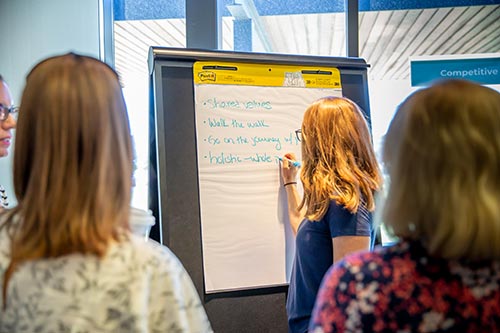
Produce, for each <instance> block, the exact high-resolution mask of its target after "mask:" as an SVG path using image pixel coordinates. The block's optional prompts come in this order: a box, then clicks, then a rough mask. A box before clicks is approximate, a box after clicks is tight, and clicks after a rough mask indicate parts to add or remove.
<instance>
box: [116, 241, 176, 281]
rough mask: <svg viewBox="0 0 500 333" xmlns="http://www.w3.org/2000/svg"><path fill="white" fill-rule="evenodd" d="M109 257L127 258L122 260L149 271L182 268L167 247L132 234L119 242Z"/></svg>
mask: <svg viewBox="0 0 500 333" xmlns="http://www.w3.org/2000/svg"><path fill="white" fill-rule="evenodd" d="M111 257H120V258H122V257H123V258H128V259H124V260H126V261H127V262H129V264H130V265H133V266H140V267H141V269H142V270H145V271H150V272H156V273H173V272H182V271H183V270H184V268H183V266H182V264H181V262H180V260H179V259H178V258H177V256H176V255H175V254H174V253H172V251H171V250H170V249H169V248H167V247H166V246H164V245H161V244H159V243H157V242H156V241H154V240H152V239H150V240H148V241H145V240H144V238H143V237H139V236H136V235H134V234H131V235H129V236H128V239H127V240H126V241H123V242H122V243H121V244H119V245H118V246H117V247H116V248H115V249H114V250H113V253H111ZM120 260H122V259H120Z"/></svg>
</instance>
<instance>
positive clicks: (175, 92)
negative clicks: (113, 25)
mask: <svg viewBox="0 0 500 333" xmlns="http://www.w3.org/2000/svg"><path fill="white" fill-rule="evenodd" d="M199 62H209V63H211V64H212V65H220V64H222V63H237V64H240V63H244V64H248V65H259V64H263V65H265V64H267V65H269V64H271V65H272V66H277V65H279V66H285V67H298V68H307V67H312V68H316V69H318V68H336V69H338V71H339V72H340V82H341V89H342V96H345V97H349V98H350V99H352V100H353V101H355V102H356V103H357V104H358V105H359V106H360V107H361V108H362V109H363V111H364V112H365V113H366V117H367V119H368V122H369V121H370V105H369V95H368V84H367V82H368V79H367V68H368V65H367V64H366V62H365V61H364V60H363V59H360V58H341V57H318V56H298V55H280V54H260V53H253V52H230V51H213V50H199V49H185V48H170V47H152V48H151V49H150V54H149V68H150V96H151V100H150V101H151V104H150V127H149V128H150V130H149V133H150V180H149V190H150V195H149V208H150V209H151V210H152V211H153V215H154V216H155V217H156V221H157V223H156V224H155V226H154V227H153V229H152V232H151V237H152V238H153V239H155V240H157V241H159V242H161V243H162V244H165V245H167V246H168V247H169V248H170V249H171V250H172V251H173V252H174V253H175V254H176V255H177V257H178V258H179V259H180V261H181V262H182V264H183V265H184V267H185V268H186V270H187V272H188V273H189V275H190V277H191V279H192V280H193V282H194V284H195V286H196V289H197V291H198V293H199V295H200V297H201V300H202V303H203V306H204V308H205V309H206V311H207V314H208V318H209V320H210V323H211V324H212V327H213V329H214V331H215V332H218V333H232V332H238V333H254V332H286V331H287V320H286V311H285V302H286V294H287V284H286V283H284V284H281V283H279V284H278V285H276V286H273V285H272V284H270V282H269V280H268V279H266V281H264V283H262V286H261V287H259V286H252V287H248V288H246V289H245V288H243V287H242V285H239V284H238V285H237V286H236V287H234V288H226V286H224V287H223V288H220V287H218V288H217V289H216V288H213V291H208V290H210V289H209V288H207V287H209V286H208V284H207V283H206V281H205V269H204V265H205V263H204V259H205V258H204V256H205V254H206V253H204V252H206V251H205V250H204V249H203V244H202V243H204V240H202V232H204V231H202V228H204V229H206V227H207V226H205V222H206V221H205V220H204V221H203V222H202V216H203V214H205V213H207V212H206V211H205V208H204V207H205V206H206V205H204V204H203V202H205V199H202V196H205V195H204V194H203V193H205V192H204V191H205V190H206V189H207V188H210V187H211V186H214V185H213V184H211V183H208V180H206V178H205V176H204V171H203V172H201V173H200V170H199V168H200V167H201V163H202V161H201V160H200V156H201V155H200V154H201V151H200V149H199V148H198V144H199V141H200V140H203V138H204V137H203V134H202V133H201V131H202V128H201V127H200V126H198V124H197V119H198V118H199V116H200V115H198V114H197V113H198V112H202V111H200V110H198V108H197V106H196V103H197V102H196V101H195V89H198V88H200V86H197V84H198V83H196V82H195V75H194V67H195V64H197V63H199ZM213 72H215V73H216V74H217V73H220V72H221V71H219V70H216V71H213ZM252 74H254V73H252ZM261 74H262V76H263V80H264V81H266V82H267V81H268V74H269V72H262V73H261ZM300 74H301V75H302V76H303V77H304V78H305V77H306V75H307V74H308V73H307V72H305V73H302V72H301V73H300ZM313 74H314V73H313ZM316 74H317V73H316ZM320 77H321V75H320ZM233 83H234V82H233ZM233 83H228V84H225V85H224V84H221V83H220V82H219V83H214V84H213V86H214V87H215V86H216V85H218V86H220V88H215V89H222V90H225V89H229V90H230V92H231V89H234V88H237V86H236V85H235V84H233ZM205 84H206V85H208V84H209V83H207V82H205V83H204V85H205ZM306 84H307V82H306ZM280 85H282V83H281V84H280ZM257 87H262V88H263V89H266V95H264V94H258V96H256V97H259V98H261V97H263V96H267V91H272V90H274V89H275V88H276V89H277V88H279V87H272V86H271V87H268V86H265V85H262V86H261V85H257ZM285 88H286V89H287V90H288V89H290V90H292V89H296V88H292V87H285ZM322 88H328V87H322ZM242 89H246V86H244V87H243V88H242ZM297 89H311V91H312V90H314V89H315V88H311V87H307V86H306V87H297ZM297 91H299V90H297ZM308 91H309V90H308ZM235 93H236V92H235ZM261 95H262V96H261ZM245 96H246V95H245ZM269 96H270V95H269ZM198 97H199V96H198ZM286 102H287V100H285V101H284V103H286ZM293 104H294V105H295V104H296V103H295V102H294V103H293ZM304 104H305V103H304ZM283 105H284V104H283ZM279 109H282V108H279ZM304 109H305V108H304ZM304 109H303V110H300V112H303V111H304ZM220 112H221V113H222V111H220ZM252 112H257V111H256V110H254V111H252ZM297 112H299V111H297ZM220 116H222V117H224V116H223V115H222V114H221V115H219V117H220ZM210 117H212V115H210ZM287 117H288V116H287ZM287 117H282V118H283V119H285V121H286V119H288V118H287ZM257 119H259V118H257ZM263 120H264V121H265V123H266V124H271V119H267V118H266V119H263ZM301 120H302V119H301V116H298V117H297V119H296V120H294V121H293V123H292V122H289V126H287V127H286V129H287V130H288V131H290V130H295V129H297V128H298V127H299V126H300V125H299V124H300V122H301ZM280 124H283V128H282V129H284V126H285V125H284V124H285V122H280ZM274 126H276V125H274ZM212 129H214V132H217V133H218V132H220V131H218V130H217V131H215V129H216V128H212ZM264 129H267V128H264ZM274 129H275V130H276V132H278V131H277V129H278V127H275V128H274ZM269 132H272V131H270V130H269ZM266 133H267V132H266ZM271 134H272V133H271ZM294 134H295V133H294ZM213 135H215V134H213ZM217 135H222V134H217ZM239 135H242V136H243V133H241V134H239ZM269 135H270V134H269ZM259 145H264V144H263V143H261V144H259ZM262 147H265V146H262ZM249 148H250V147H247V149H249ZM294 149H297V150H295V152H296V153H299V152H300V148H299V145H296V146H295V148H294ZM282 150H284V149H282ZM291 151H293V150H291ZM214 152H215V151H214ZM219 153H220V152H219ZM274 153H275V152H272V151H271V152H270V153H268V155H270V156H271V155H274ZM201 158H203V156H201ZM274 163H277V162H276V161H272V162H270V163H253V164H251V165H253V167H252V168H251V172H250V173H251V174H252V175H253V177H257V176H258V175H260V174H266V172H267V171H265V170H262V169H261V168H267V167H268V168H269V170H272V171H269V172H272V177H276V178H275V179H276V183H274V185H273V183H272V181H271V182H268V181H267V180H265V181H261V180H260V179H256V178H255V179H254V178H252V182H254V181H255V182H260V183H268V184H269V188H270V190H269V193H272V195H277V199H276V197H274V198H270V197H266V196H264V194H262V193H260V192H258V193H254V191H251V192H250V196H248V197H254V198H256V200H257V199H259V204H258V207H261V206H262V203H266V202H269V203H272V204H273V205H274V208H273V209H274V214H275V216H273V218H274V219H275V220H276V219H278V221H280V223H283V225H286V223H285V221H281V220H280V216H282V215H284V212H285V210H286V207H282V206H281V203H282V202H283V199H284V197H283V194H284V193H283V192H281V191H280V186H279V184H278V183H277V181H278V179H279V176H278V175H279V174H278V170H279V167H278V164H274ZM266 165H267V166H266ZM213 167H214V170H219V172H220V171H221V170H223V172H222V173H223V174H224V175H225V177H229V175H230V174H231V172H229V171H228V170H229V169H230V168H226V167H223V166H220V165H219V166H217V165H216V166H213ZM218 167H220V169H219V168H218ZM240 167H241V166H240ZM236 169H238V167H237V168H236ZM245 174H249V172H245ZM207 175H208V174H207ZM240 177H241V172H240V173H237V176H236V177H235V178H237V180H238V181H240V180H239V178H240ZM217 181H219V180H217ZM242 181H243V180H242ZM246 182H249V180H248V179H247V180H246ZM207 186H208V187H207ZM232 190H238V191H241V192H239V193H240V194H239V195H240V196H242V195H243V194H244V193H247V192H249V189H247V188H246V187H245V186H243V187H242V186H241V185H240V186H239V187H234V188H232ZM241 193H243V194H241ZM213 200H215V198H214V199H213ZM276 200H277V201H278V204H276ZM202 205H203V206H202ZM260 210H261V208H259V209H258V210H251V211H250V212H248V211H246V212H245V214H243V212H242V214H240V216H238V218H240V217H241V216H243V215H248V216H253V215H255V214H258V213H259V212H260ZM276 210H277V211H276ZM202 211H204V212H203V213H202ZM276 216H277V217H276ZM231 222H233V221H229V222H228V223H226V224H225V225H228V224H231ZM252 223H253V219H252ZM252 223H247V224H246V225H245V227H247V228H251V227H252ZM271 223H273V222H271ZM205 231H206V230H205ZM280 232H281V231H280ZM286 233H287V230H286V229H285V234H286ZM286 235H287V236H288V234H286ZM232 236H233V235H231V237H232ZM259 237H267V235H265V234H264V235H259ZM272 237H274V236H272ZM204 238H206V237H204ZM288 244H289V242H288V241H287V240H285V245H286V246H288ZM243 245H244V244H241V245H240V244H238V246H243ZM230 250H231V249H229V251H230ZM288 250H289V249H287V253H288ZM266 251H267V250H266ZM280 265H281V266H283V262H282V261H281V258H280ZM258 269H259V270H261V271H263V269H262V268H260V267H259V268H258ZM285 272H286V268H285ZM284 280H285V281H286V279H284ZM281 281H283V279H282V280H281ZM254 284H255V281H251V283H249V284H248V285H254Z"/></svg>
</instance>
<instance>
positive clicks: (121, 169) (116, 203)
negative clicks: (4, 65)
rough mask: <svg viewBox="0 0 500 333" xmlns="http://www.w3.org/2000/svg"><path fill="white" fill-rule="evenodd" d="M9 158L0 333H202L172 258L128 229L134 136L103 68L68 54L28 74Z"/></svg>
mask: <svg viewBox="0 0 500 333" xmlns="http://www.w3.org/2000/svg"><path fill="white" fill-rule="evenodd" d="M14 151H15V152H14V189H15V194H16V196H17V200H18V206H16V207H15V208H13V209H10V210H7V211H5V212H4V213H3V214H2V215H1V216H0V282H1V285H2V297H1V301H0V332H18V333H19V332H144V333H146V332H170V331H176V332H210V331H211V329H210V325H209V323H208V320H207V317H206V314H205V312H204V310H203V308H202V306H201V304H200V300H199V297H198V294H197V293H196V290H195V289H194V286H193V284H192V282H191V280H190V278H189V276H188V275H187V273H186V271H185V270H184V268H183V267H182V265H181V263H180V262H179V260H178V259H177V258H176V257H175V256H174V255H173V254H172V253H171V252H170V251H169V250H168V249H167V248H165V247H162V246H160V245H158V244H155V243H154V242H152V241H151V242H145V241H144V239H142V238H139V237H136V236H134V235H132V234H131V233H130V232H129V229H130V228H129V207H130V192H131V179H132V147H131V135H130V128H129V122H128V117H127V112H126V108H125V102H124V99H123V96H122V92H121V88H120V84H119V81H118V77H117V74H116V73H115V72H114V71H113V70H112V69H111V68H110V67H108V66H107V65H106V64H104V63H102V62H100V61H98V60H96V59H93V58H90V57H85V56H79V55H76V54H67V55H63V56H57V57H52V58H49V59H46V60H44V61H42V62H41V63H39V64H38V65H36V66H35V67H34V69H33V70H32V71H31V73H30V74H29V75H28V77H27V81H26V87H25V90H24V93H23V98H22V102H21V112H20V117H19V119H18V131H17V136H16V141H15V150H14Z"/></svg>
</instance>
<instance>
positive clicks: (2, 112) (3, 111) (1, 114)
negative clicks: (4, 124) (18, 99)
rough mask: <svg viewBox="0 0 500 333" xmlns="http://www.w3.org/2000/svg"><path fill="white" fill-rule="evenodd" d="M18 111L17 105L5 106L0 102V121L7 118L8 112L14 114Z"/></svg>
mask: <svg viewBox="0 0 500 333" xmlns="http://www.w3.org/2000/svg"><path fill="white" fill-rule="evenodd" d="M18 112H19V107H18V106H11V107H7V106H5V105H3V104H0V121H5V120H7V118H9V115H10V114H12V115H15V114H16V113H18Z"/></svg>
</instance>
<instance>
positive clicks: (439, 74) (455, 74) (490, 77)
mask: <svg viewBox="0 0 500 333" xmlns="http://www.w3.org/2000/svg"><path fill="white" fill-rule="evenodd" d="M410 73H411V85H412V87H416V86H425V85H428V84H429V83H431V82H432V81H436V80H440V79H465V80H471V81H475V82H477V83H480V84H500V57H492V58H474V59H436V60H411V61H410Z"/></svg>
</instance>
